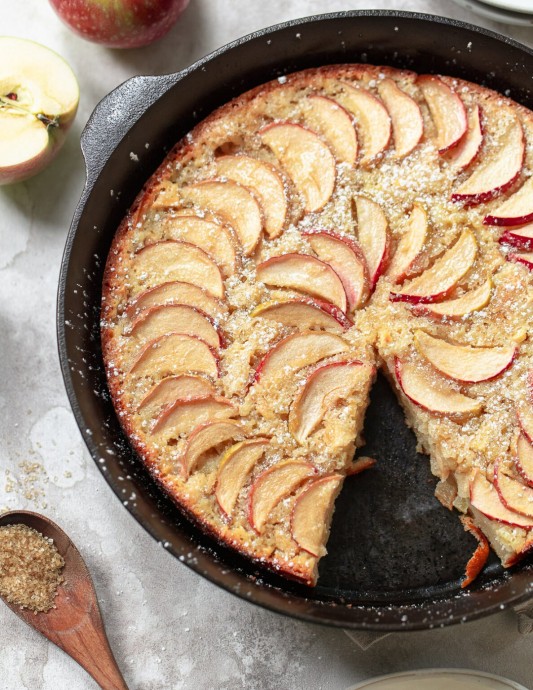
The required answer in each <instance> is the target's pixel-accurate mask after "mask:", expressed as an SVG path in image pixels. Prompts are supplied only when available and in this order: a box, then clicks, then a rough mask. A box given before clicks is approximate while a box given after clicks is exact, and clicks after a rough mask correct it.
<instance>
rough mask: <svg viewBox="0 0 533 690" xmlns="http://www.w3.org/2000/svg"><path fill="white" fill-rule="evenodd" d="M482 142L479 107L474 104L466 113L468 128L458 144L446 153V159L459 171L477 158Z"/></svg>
mask: <svg viewBox="0 0 533 690" xmlns="http://www.w3.org/2000/svg"><path fill="white" fill-rule="evenodd" d="M482 143H483V128H482V125H481V108H480V107H479V106H478V105H475V106H474V107H473V108H472V110H471V111H470V112H469V113H468V129H467V131H466V134H465V135H464V137H463V138H462V139H461V141H460V142H459V144H458V145H457V146H455V147H454V148H453V149H452V150H451V151H450V152H449V153H448V155H447V157H446V158H447V160H448V161H449V163H450V164H451V165H452V166H453V167H454V169H455V170H456V171H457V172H459V171H461V170H465V169H466V168H468V166H469V165H471V164H472V163H473V162H474V161H475V160H476V158H477V155H478V153H479V151H480V149H481V144H482Z"/></svg>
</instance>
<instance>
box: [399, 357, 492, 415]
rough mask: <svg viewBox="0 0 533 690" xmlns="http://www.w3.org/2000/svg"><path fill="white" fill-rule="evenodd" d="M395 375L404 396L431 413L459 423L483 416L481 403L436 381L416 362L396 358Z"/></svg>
mask: <svg viewBox="0 0 533 690" xmlns="http://www.w3.org/2000/svg"><path fill="white" fill-rule="evenodd" d="M395 372H396V379H397V381H398V384H399V386H400V388H401V389H402V391H403V393H404V394H405V395H406V396H407V397H408V398H409V400H411V402H413V403H415V405H418V406H419V407H422V408H423V409H424V410H427V411H428V412H433V413H434V414H438V415H443V416H445V417H452V418H454V419H457V420H458V421H460V420H463V419H467V418H469V417H473V416H477V415H479V414H481V411H482V409H483V406H482V405H481V403H480V402H479V401H478V400H474V399H472V398H469V397H468V396H466V395H463V394H462V393H459V392H458V391H456V390H454V389H453V388H449V387H447V386H445V385H444V384H442V383H440V382H436V381H434V380H433V379H432V378H431V377H430V376H428V374H427V373H426V372H424V370H423V369H421V368H420V367H419V366H417V365H416V364H414V363H412V362H407V361H402V360H400V359H399V358H396V360H395Z"/></svg>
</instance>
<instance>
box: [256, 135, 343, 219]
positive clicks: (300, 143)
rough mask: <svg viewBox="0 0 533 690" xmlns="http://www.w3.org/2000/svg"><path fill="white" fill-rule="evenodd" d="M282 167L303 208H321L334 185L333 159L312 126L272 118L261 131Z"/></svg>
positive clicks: (313, 209)
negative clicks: (277, 120)
mask: <svg viewBox="0 0 533 690" xmlns="http://www.w3.org/2000/svg"><path fill="white" fill-rule="evenodd" d="M260 135H261V138H262V140H263V142H264V144H266V146H268V147H269V148H270V149H271V150H272V152H273V153H274V155H275V156H276V158H277V159H278V160H279V162H280V165H281V167H282V168H283V169H284V170H285V171H286V173H287V174H288V176H289V177H290V178H291V180H292V181H293V183H294V186H295V187H296V189H297V190H298V192H299V193H300V194H301V196H302V198H303V200H304V205H305V210H306V211H309V212H314V211H320V209H321V208H323V207H324V206H325V205H326V204H327V202H328V201H329V199H330V198H331V195H332V194H333V188H334V186H335V159H334V158H333V154H332V153H331V151H330V150H329V147H328V146H327V145H326V144H325V143H324V142H323V141H322V140H321V139H320V138H319V137H318V136H317V135H316V134H315V133H314V132H312V131H311V130H309V129H307V128H306V127H302V126H301V125H297V124H293V123H290V122H286V123H285V122H279V123H278V122H275V123H273V124H271V125H267V126H266V127H265V128H264V129H263V130H261V132H260Z"/></svg>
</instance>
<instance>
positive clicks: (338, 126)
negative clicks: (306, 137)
mask: <svg viewBox="0 0 533 690" xmlns="http://www.w3.org/2000/svg"><path fill="white" fill-rule="evenodd" d="M303 113H304V119H305V121H306V123H307V124H308V125H309V127H310V129H311V130H313V131H314V132H317V133H318V134H320V135H321V136H322V137H323V138H324V139H325V140H326V142H327V143H328V144H329V146H330V148H331V150H332V151H333V154H334V156H335V158H336V159H337V160H338V161H339V163H346V164H347V165H349V166H353V165H355V161H356V159H357V148H358V146H357V134H356V132H355V127H354V123H353V121H352V118H351V116H350V114H349V113H348V111H347V110H346V108H343V107H342V105H340V103H337V101H334V100H333V99H331V98H326V97H325V96H316V95H312V96H308V97H307V98H306V99H305V101H304V103H303Z"/></svg>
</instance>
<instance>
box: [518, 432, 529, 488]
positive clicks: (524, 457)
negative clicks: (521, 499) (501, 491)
mask: <svg viewBox="0 0 533 690" xmlns="http://www.w3.org/2000/svg"><path fill="white" fill-rule="evenodd" d="M515 465H516V469H517V470H518V472H519V474H520V476H521V477H522V479H523V480H524V481H525V483H526V484H527V485H528V486H530V487H531V488H533V446H532V445H531V443H530V442H529V441H528V439H527V437H526V436H525V434H520V436H519V437H518V441H517V443H516V460H515Z"/></svg>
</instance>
